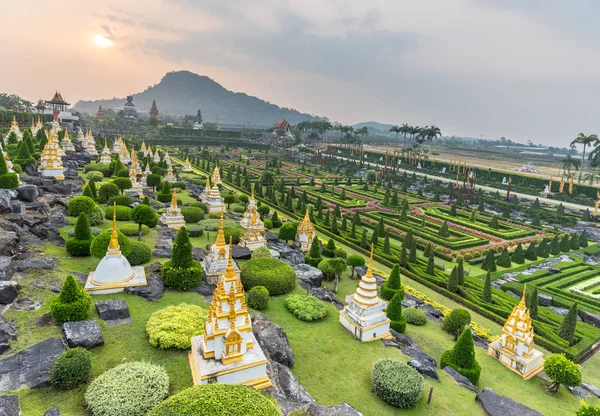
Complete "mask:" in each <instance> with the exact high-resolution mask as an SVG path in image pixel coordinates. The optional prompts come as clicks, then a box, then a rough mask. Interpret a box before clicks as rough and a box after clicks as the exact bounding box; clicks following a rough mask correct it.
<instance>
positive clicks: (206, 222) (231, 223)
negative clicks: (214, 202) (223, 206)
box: [198, 214, 239, 241]
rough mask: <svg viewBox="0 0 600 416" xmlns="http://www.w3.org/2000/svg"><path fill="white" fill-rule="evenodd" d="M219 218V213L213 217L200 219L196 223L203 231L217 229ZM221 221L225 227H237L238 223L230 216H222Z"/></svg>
mask: <svg viewBox="0 0 600 416" xmlns="http://www.w3.org/2000/svg"><path fill="white" fill-rule="evenodd" d="M211 215H212V214H211ZM219 218H220V215H217V216H216V217H215V218H205V219H203V220H202V221H200V222H199V223H198V225H199V226H200V227H202V229H203V230H204V231H217V230H218V229H219V221H220V219H219ZM223 223H224V227H227V228H235V227H239V225H238V223H237V222H236V221H235V220H232V219H231V218H224V220H223ZM227 241H229V240H227Z"/></svg>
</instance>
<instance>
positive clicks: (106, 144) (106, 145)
mask: <svg viewBox="0 0 600 416" xmlns="http://www.w3.org/2000/svg"><path fill="white" fill-rule="evenodd" d="M107 147H108V142H107V141H106V137H105V138H104V148H107Z"/></svg>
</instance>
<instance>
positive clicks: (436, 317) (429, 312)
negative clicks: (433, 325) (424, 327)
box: [419, 303, 444, 322]
mask: <svg viewBox="0 0 600 416" xmlns="http://www.w3.org/2000/svg"><path fill="white" fill-rule="evenodd" d="M419 308H420V309H423V310H424V311H425V315H426V316H427V318H428V319H429V320H431V321H435V322H442V319H443V318H444V314H443V313H442V312H441V311H440V310H439V309H437V308H434V307H433V306H431V305H430V304H429V303H423V304H422V305H419Z"/></svg>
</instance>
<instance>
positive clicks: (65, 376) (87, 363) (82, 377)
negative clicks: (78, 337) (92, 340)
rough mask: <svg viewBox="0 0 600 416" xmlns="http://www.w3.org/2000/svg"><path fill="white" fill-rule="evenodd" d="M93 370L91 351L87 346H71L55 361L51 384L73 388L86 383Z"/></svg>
mask: <svg viewBox="0 0 600 416" xmlns="http://www.w3.org/2000/svg"><path fill="white" fill-rule="evenodd" d="M91 370H92V356H91V354H90V352H89V351H88V350H86V349H85V348H71V349H69V350H67V351H65V352H63V353H62V354H61V355H60V356H59V357H58V359H57V360H56V361H55V362H54V365H53V366H52V374H51V375H50V384H51V385H52V386H54V387H58V388H61V389H71V388H73V387H76V386H78V385H79V384H81V383H85V381H86V380H87V378H88V376H89V374H90V371H91Z"/></svg>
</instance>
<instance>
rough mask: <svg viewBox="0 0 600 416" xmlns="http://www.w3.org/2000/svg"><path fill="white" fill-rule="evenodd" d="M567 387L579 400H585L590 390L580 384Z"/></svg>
mask: <svg viewBox="0 0 600 416" xmlns="http://www.w3.org/2000/svg"><path fill="white" fill-rule="evenodd" d="M567 389H569V391H570V392H571V394H572V395H573V396H575V397H577V398H578V399H580V400H585V399H588V398H589V397H590V392H589V391H587V390H586V389H584V388H583V387H581V386H575V387H571V386H567Z"/></svg>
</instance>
